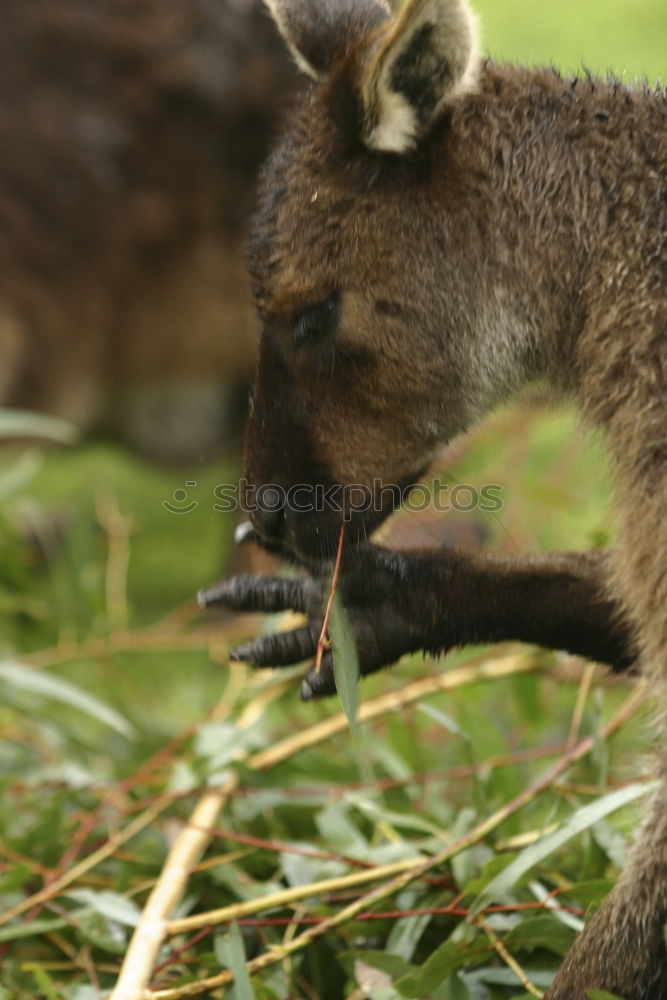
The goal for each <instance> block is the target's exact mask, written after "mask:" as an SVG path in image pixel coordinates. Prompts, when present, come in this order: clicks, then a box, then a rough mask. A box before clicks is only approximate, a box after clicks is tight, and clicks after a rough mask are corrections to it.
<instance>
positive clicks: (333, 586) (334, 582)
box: [315, 521, 345, 674]
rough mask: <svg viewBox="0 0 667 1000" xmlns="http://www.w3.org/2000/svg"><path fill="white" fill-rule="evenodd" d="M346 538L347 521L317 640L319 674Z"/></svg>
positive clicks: (341, 525) (341, 528) (342, 522)
mask: <svg viewBox="0 0 667 1000" xmlns="http://www.w3.org/2000/svg"><path fill="white" fill-rule="evenodd" d="M344 539H345V521H341V523H340V534H339V535H338V550H337V552H336V563H335V565H334V571H333V577H332V579H331V587H330V589H329V597H328V599H327V607H326V611H325V612H324V621H323V622H322V631H321V632H320V637H319V639H318V640H317V649H316V650H315V671H316V673H318V674H319V672H320V667H321V666H322V657H323V656H324V650H325V649H327V648H328V647H329V644H330V643H329V637H328V634H327V633H328V631H329V619H330V618H331V609H332V607H333V602H334V596H335V594H336V587H337V586H338V576H339V574H340V562H341V559H342V556H343V541H344Z"/></svg>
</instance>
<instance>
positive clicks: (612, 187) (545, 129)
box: [202, 0, 667, 1000]
mask: <svg viewBox="0 0 667 1000" xmlns="http://www.w3.org/2000/svg"><path fill="white" fill-rule="evenodd" d="M267 3H268V6H269V8H270V9H271V12H272V14H273V16H274V18H275V20H276V22H277V24H278V27H279V29H280V31H281V32H282V34H283V36H284V37H285V39H286V41H287V44H288V46H289V48H290V49H291V51H292V53H293V55H294V56H295V58H296V61H297V63H298V64H299V66H300V67H301V69H302V70H303V71H304V72H305V73H306V74H307V75H308V76H309V77H310V78H311V83H310V86H309V89H308V90H307V91H306V92H305V94H304V95H303V96H302V97H301V98H300V99H299V101H298V103H297V106H296V108H295V109H294V111H293V114H292V116H291V118H290V119H289V121H288V123H287V126H286V130H285V133H284V135H283V137H282V140H281V141H280V142H279V143H278V145H277V147H276V149H275V150H274V152H273V155H272V156H271V158H270V159H269V161H268V164H267V165H266V167H265V170H264V173H263V179H262V182H261V190H260V201H259V208H258V211H257V214H256V216H255V219H254V224H253V229H252V235H251V240H250V268H251V274H252V281H253V287H254V297H255V301H256V305H257V309H258V312H259V316H260V318H261V322H262V334H261V343H260V355H259V363H258V369H257V374H256V384H255V389H254V393H253V396H252V406H251V415H250V422H249V427H248V432H247V460H246V486H245V497H246V505H247V507H248V509H250V510H251V512H252V513H251V520H252V537H255V538H256V539H259V540H260V541H261V542H262V544H264V545H265V546H267V547H269V548H274V549H278V550H282V551H283V552H285V553H287V554H289V555H291V557H292V558H294V559H297V560H299V561H300V562H301V563H302V564H303V565H304V566H306V567H307V569H308V570H309V573H308V574H307V575H306V576H304V577H303V579H300V580H277V579H271V578H266V577H262V576H241V577H236V578H232V579H231V580H228V581H226V582H223V583H222V584H220V585H218V586H217V587H214V588H212V589H211V590H210V591H208V592H205V593H204V594H203V596H202V601H203V603H208V602H214V601H220V602H222V603H224V604H226V605H228V606H229V607H232V608H238V609H245V610H254V609H259V610H266V611H273V610H277V609H283V608H294V609H296V610H298V611H300V612H305V613H306V614H307V615H308V616H309V618H310V620H309V623H308V624H307V625H305V626H304V627H302V628H300V629H297V630H296V631H293V632H288V633H286V634H280V635H269V636H264V637H261V638H258V639H256V640H255V641H254V642H252V643H249V644H248V645H246V646H244V647H242V648H240V649H238V650H236V652H235V654H233V655H235V656H236V657H237V658H242V659H246V660H249V661H251V662H253V663H255V664H259V665H273V666H280V665H284V664H289V663H293V662H297V661H299V660H302V659H306V658H308V657H312V655H313V653H314V651H315V647H316V642H317V636H318V634H319V629H320V624H321V620H322V582H321V581H322V572H321V570H322V567H323V566H325V565H326V564H327V560H330V559H331V557H332V555H333V553H334V552H335V551H336V544H337V540H338V537H339V529H340V524H341V520H345V521H346V522H347V531H346V545H345V548H344V555H343V562H342V572H341V578H340V587H339V592H340V594H341V596H342V599H343V601H344V603H345V605H346V607H347V610H348V614H349V617H350V620H351V622H352V625H353V627H354V630H355V634H356V639H357V643H358V648H359V656H360V669H361V672H362V673H368V672H370V671H374V670H376V669H378V668H379V667H381V666H384V665H386V664H390V663H391V662H393V661H395V660H396V659H397V658H398V657H400V656H401V655H402V654H403V653H405V652H407V651H410V650H420V649H425V650H430V651H443V650H447V649H450V648H451V647H452V646H456V645H460V644H462V643H467V642H480V641H489V640H502V639H518V640H524V641H528V642H532V643H538V644H542V645H544V646H547V647H554V648H560V649H565V650H569V651H571V652H573V653H578V654H582V655H584V656H587V657H590V658H592V659H595V660H600V661H603V662H606V663H609V664H611V665H612V666H613V667H614V668H616V669H619V670H620V669H627V668H628V667H630V666H632V665H633V664H641V665H642V667H643V669H644V670H645V671H646V673H647V674H648V675H649V676H652V677H654V678H655V680H656V683H657V684H658V685H659V687H661V688H663V689H664V682H665V679H667V519H665V516H664V506H665V502H666V497H667V94H666V92H665V90H664V89H662V88H660V87H658V88H656V89H654V90H651V89H649V88H648V87H638V88H637V89H630V88H627V87H625V86H622V85H621V84H620V83H618V82H616V81H614V80H608V81H600V80H597V79H594V78H593V77H590V76H585V77H584V78H582V79H573V80H565V79H563V78H561V76H560V75H559V74H558V73H556V72H553V71H550V70H548V71H547V70H541V69H538V70H531V69H523V68H516V67H512V66H507V65H498V64H496V63H494V62H492V61H487V60H484V59H481V58H480V56H479V54H478V46H477V31H476V26H475V19H474V16H473V14H472V12H471V10H470V8H469V6H468V4H467V2H466V0H408V2H407V3H406V4H404V5H402V6H401V7H400V9H398V10H397V12H394V13H392V12H391V11H390V10H389V9H387V8H386V7H385V6H384V5H383V4H382V3H381V2H378V0H336V2H335V3H334V2H333V0H267ZM535 379H541V380H545V381H546V382H547V383H549V385H550V386H551V387H552V389H553V390H554V391H555V392H556V393H559V394H560V395H562V396H567V397H570V398H573V399H574V400H576V402H577V404H578V406H579V408H580V410H581V413H582V415H583V418H584V420H585V421H586V422H587V423H588V424H590V425H595V426H598V427H601V428H603V430H604V432H605V434H606V438H607V440H608V443H609V449H610V452H611V454H612V456H613V459H614V464H615V468H616V477H617V495H618V512H619V519H620V522H621V524H620V537H619V541H618V545H617V548H616V550H615V551H613V552H609V553H595V552H591V553H582V554H576V553H564V554H548V555H526V556H522V557H518V558H505V557H500V556H495V555H484V554H480V553H477V552H475V553H467V552H465V551H461V550H456V549H444V550H441V551H420V552H392V551H388V550H386V549H383V548H381V547H378V546H374V545H372V544H370V543H369V542H368V541H366V539H367V536H368V535H369V533H370V532H371V531H372V530H373V529H374V528H376V527H377V525H378V524H379V523H380V522H381V521H382V520H383V519H384V518H385V517H386V516H388V514H389V513H390V511H391V510H392V509H393V508H394V507H395V505H396V504H397V503H398V502H399V501H400V497H401V495H402V493H403V491H404V490H405V489H407V488H409V486H410V485H411V484H413V483H414V482H415V481H416V480H417V479H418V478H419V477H420V475H422V473H423V471H424V470H425V469H426V468H427V466H428V464H429V461H430V460H431V458H432V456H433V455H434V453H435V451H436V449H438V448H439V447H440V446H441V445H442V444H443V443H444V442H447V441H449V440H450V439H451V438H452V437H453V436H454V435H456V434H459V433H460V432H462V431H465V429H466V428H467V427H469V426H470V425H471V424H473V423H474V422H475V421H477V420H478V419H479V418H480V417H481V416H482V415H483V414H485V413H486V412H487V411H488V410H490V409H491V408H492V407H494V406H495V405H496V404H498V403H500V402H502V401H503V400H506V399H507V398H508V397H510V396H511V395H512V394H513V393H514V392H515V391H516V390H517V389H518V388H520V387H521V386H523V385H524V384H526V383H527V382H529V381H531V380H535ZM387 484H391V488H390V489H387V488H386V486H387ZM297 486H298V491H300V492H298V496H297ZM352 486H354V489H355V490H358V489H360V488H361V489H362V491H363V492H364V493H365V495H366V497H367V499H368V500H369V502H368V503H366V504H364V505H362V504H360V503H358V502H357V500H356V499H355V497H354V496H353V494H352V490H351V487H352ZM318 490H319V491H320V492H319V496H322V495H326V497H327V498H328V499H329V500H331V499H332V498H333V500H335V501H336V502H335V503H334V502H332V503H330V504H329V505H328V506H327V505H326V504H321V503H319V504H318V503H315V502H312V501H313V499H314V498H315V497H316V496H317V495H318V492H317V491H318ZM323 491H324V493H323ZM309 498H310V501H311V502H308V501H309ZM297 499H298V501H299V502H297ZM260 501H261V502H260ZM334 508H336V509H334ZM248 534H249V535H250V532H248ZM332 689H333V680H332V670H331V660H330V656H329V654H326V655H325V657H324V660H323V662H322V665H321V669H320V670H319V671H316V670H314V668H312V667H311V669H310V670H309V671H308V672H307V673H306V675H305V677H304V679H303V682H302V685H301V694H302V697H304V698H312V697H316V696H320V695H323V694H327V693H329V692H331V691H332ZM662 697H664V694H663V695H662ZM661 735H662V739H663V741H664V737H665V731H664V728H663V729H662V731H661ZM659 769H660V773H661V775H662V786H661V788H660V790H659V791H658V792H657V794H656V795H655V798H654V800H653V802H652V805H651V807H650V810H649V813H648V816H647V818H646V820H645V823H644V825H643V827H642V829H641V831H640V832H639V835H638V837H637V841H636V844H635V846H634V849H633V851H632V854H631V857H630V860H629V864H628V867H627V870H626V871H625V873H624V875H623V876H622V878H621V879H620V881H619V883H618V884H617V886H616V888H615V889H614V890H613V891H612V893H611V894H610V896H609V897H608V899H607V900H606V902H605V904H604V905H603V906H602V907H601V909H600V910H599V911H598V912H597V914H596V915H595V916H594V917H593V918H592V919H591V920H590V922H589V923H588V924H587V926H586V929H585V930H584V932H583V933H582V935H581V936H580V937H579V939H578V940H577V942H576V943H575V945H574V947H573V948H572V950H571V952H570V953H569V955H568V956H567V957H566V959H565V961H564V964H563V965H562V967H561V969H560V971H559V972H558V974H557V976H556V978H555V981H554V982H553V984H552V986H551V988H550V989H549V990H548V991H547V994H546V996H547V997H548V1000H585V998H587V997H588V990H589V989H591V988H599V989H605V990H607V991H611V992H613V993H614V994H617V995H618V996H620V997H623V998H625V1000H667V951H666V948H665V937H664V927H665V923H666V922H667V754H665V752H664V751H663V752H662V755H661V758H660V761H659Z"/></svg>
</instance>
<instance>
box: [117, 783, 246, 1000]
mask: <svg viewBox="0 0 667 1000" xmlns="http://www.w3.org/2000/svg"><path fill="white" fill-rule="evenodd" d="M237 784H238V779H237V777H236V775H235V774H233V775H231V777H230V778H229V779H228V781H227V783H226V784H225V786H223V787H221V788H220V789H216V791H214V792H209V793H208V794H207V795H205V796H204V798H203V799H201V800H200V802H199V803H198V804H197V807H196V809H195V811H194V812H193V814H192V816H191V819H190V822H189V823H188V825H187V826H186V827H185V828H184V829H183V830H181V832H180V834H179V836H178V837H177V838H176V840H175V842H174V844H173V845H172V848H171V850H170V852H169V857H168V858H167V861H166V862H165V865H164V868H163V869H162V872H161V874H160V877H159V878H158V880H157V882H156V884H155V887H154V889H153V891H152V892H151V894H150V896H149V897H148V901H147V903H146V905H145V907H144V909H143V911H142V914H141V919H140V921H139V924H138V925H137V928H136V930H135V932H134V934H133V935H132V940H131V942H130V946H129V948H128V950H127V952H126V954H125V959H124V961H123V967H122V969H121V972H120V975H119V977H118V980H117V982H116V986H115V988H114V990H113V993H112V994H111V1000H135V998H136V996H137V992H138V989H139V988H140V987H139V984H140V983H141V984H143V983H145V982H147V980H148V978H149V976H150V974H151V971H152V968H153V964H154V962H155V958H156V956H157V953H158V951H159V949H160V945H161V944H162V941H163V940H164V936H165V914H168V913H171V911H172V909H173V908H174V906H176V905H177V903H178V902H179V901H180V899H181V898H182V895H183V886H184V885H185V884H186V883H187V879H188V876H189V874H190V872H191V871H192V869H193V867H194V866H195V865H196V864H197V862H198V861H199V859H200V857H201V855H202V854H203V852H204V851H205V849H206V847H207V846H208V843H209V840H210V836H209V833H208V831H209V830H210V828H211V827H212V826H213V825H214V824H215V821H216V819H217V817H218V813H219V811H220V808H221V806H222V804H223V802H224V801H225V799H226V797H227V796H228V795H229V793H230V791H232V789H233V788H235V787H236V785H237Z"/></svg>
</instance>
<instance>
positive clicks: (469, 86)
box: [359, 0, 479, 154]
mask: <svg viewBox="0 0 667 1000" xmlns="http://www.w3.org/2000/svg"><path fill="white" fill-rule="evenodd" d="M478 53H479V50H478V32H477V24H476V19H475V16H474V14H473V12H472V10H471V8H470V7H469V6H468V3H467V2H466V0H408V2H407V3H406V4H405V6H404V7H403V9H402V10H401V11H400V13H399V14H398V15H397V16H396V17H395V19H393V20H392V21H391V22H389V24H388V26H387V28H386V29H385V31H384V32H383V33H382V35H381V36H380V39H379V41H377V42H376V44H375V47H374V50H373V52H372V53H370V54H369V58H368V60H367V62H366V65H365V66H364V68H363V70H362V74H361V78H360V81H359V86H360V96H361V102H362V106H363V122H362V135H361V139H362V141H363V143H364V145H366V146H367V147H368V148H369V149H375V150H379V151H381V152H390V153H399V154H400V153H407V152H408V151H409V150H411V149H412V148H413V147H414V146H415V145H416V144H417V143H418V141H419V139H420V137H421V136H422V135H423V134H424V133H425V132H426V130H427V129H428V127H429V125H430V124H431V122H432V121H433V119H434V118H435V117H436V116H437V115H438V113H439V112H440V111H441V109H442V108H443V106H444V105H446V104H448V103H450V102H451V101H454V100H455V99H456V98H457V97H459V96H461V95H462V94H464V93H468V92H470V91H471V90H474V89H475V86H476V83H477V74H478V68H479V54H478Z"/></svg>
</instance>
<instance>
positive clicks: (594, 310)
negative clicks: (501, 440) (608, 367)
mask: <svg viewBox="0 0 667 1000" xmlns="http://www.w3.org/2000/svg"><path fill="white" fill-rule="evenodd" d="M450 127H451V129H452V133H453V135H454V137H455V141H452V142H447V136H446V135H445V136H444V137H443V140H442V141H443V143H445V144H446V148H445V149H443V157H444V160H443V162H444V163H447V167H446V168H445V171H444V172H445V181H444V184H445V185H446V184H447V183H451V176H452V175H456V174H458V175H459V176H463V175H466V176H468V177H470V178H472V179H471V180H470V182H469V185H468V189H467V191H468V194H467V197H469V198H478V199H479V201H480V205H483V213H480V218H481V219H482V225H483V227H484V228H485V240H486V253H485V255H484V257H485V259H484V265H483V267H484V274H480V275H479V276H478V280H479V282H480V287H484V289H485V303H486V304H485V306H484V307H483V309H482V311H481V314H480V315H481V323H480V327H481V333H480V336H481V338H482V339H486V340H487V341H488V343H489V344H491V343H492V342H493V344H494V345H495V346H496V347H497V346H498V345H499V344H501V343H502V342H503V341H505V342H507V345H508V350H509V349H510V348H511V349H512V350H513V351H514V356H511V354H510V353H508V354H507V358H508V361H507V367H508V370H514V371H515V372H516V373H517V381H518V382H521V381H525V380H526V378H531V377H535V376H540V375H541V376H546V377H547V378H548V379H549V380H550V381H551V382H552V383H554V384H555V385H556V386H558V387H561V388H565V389H567V390H572V389H574V390H575V392H576V391H577V390H580V391H583V392H586V393H589V394H590V391H591V385H590V376H591V372H595V371H596V369H598V368H599V367H600V366H601V365H603V355H604V350H605V348H604V345H603V343H601V342H599V341H600V337H602V340H604V338H605V337H609V336H610V334H611V331H612V327H614V323H615V317H616V314H617V313H618V312H620V313H621V314H623V313H625V314H627V315H629V314H630V312H632V315H633V316H634V315H635V313H636V299H637V296H638V295H639V296H640V298H641V299H642V304H643V309H644V312H646V309H647V308H649V307H651V308H652V309H653V307H654V304H655V301H656V299H657V296H658V295H659V288H658V285H659V282H660V281H662V300H663V302H664V299H665V291H664V289H665V284H666V283H667V274H666V268H667V264H666V263H665V261H666V257H667V253H666V248H667V223H666V221H665V220H666V216H667V97H666V96H665V92H664V91H661V90H654V91H651V90H648V89H647V88H639V89H630V88H627V87H624V86H622V85H621V84H619V83H616V82H613V81H612V82H603V81H600V80H596V79H594V78H591V77H587V78H584V79H583V80H582V79H564V78H561V77H560V76H558V75H557V74H556V73H554V72H552V71H547V70H545V71H535V70H532V71H530V70H523V69H517V68H515V67H506V66H501V65H496V64H493V63H487V64H486V65H485V67H484V71H483V73H482V77H481V81H480V92H479V93H478V94H476V95H473V96H471V97H469V98H467V99H466V100H465V101H464V102H462V103H461V105H460V106H459V108H458V109H457V110H456V112H455V113H454V114H453V116H452V119H451V126H450ZM449 149H451V150H454V151H455V152H454V155H455V157H456V159H455V161H454V162H453V163H451V162H449V163H448V161H447V155H448V150H449ZM450 171H451V173H450ZM441 196H442V197H445V198H446V197H447V193H446V192H443V194H442V195H441ZM629 261H632V265H630V263H629ZM631 268H632V272H633V273H631ZM626 326H627V324H623V325H622V327H619V329H618V335H619V336H620V337H623V335H624V333H627V335H628V336H631V330H630V329H626ZM596 328H597V329H598V330H602V328H604V333H601V334H600V336H599V337H597V338H596V333H595V329H596ZM482 346H483V345H482ZM487 355H488V351H487V352H486V354H485V355H484V356H487ZM490 363H493V364H497V363H498V359H497V357H496V358H491V359H490ZM510 388H511V386H510ZM606 391H607V390H606V388H603V386H602V383H600V385H598V386H597V393H598V394H599V395H601V396H602V397H604V395H605V392H606ZM596 417H600V418H601V419H602V420H604V419H605V415H604V414H601V413H597V414H596Z"/></svg>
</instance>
